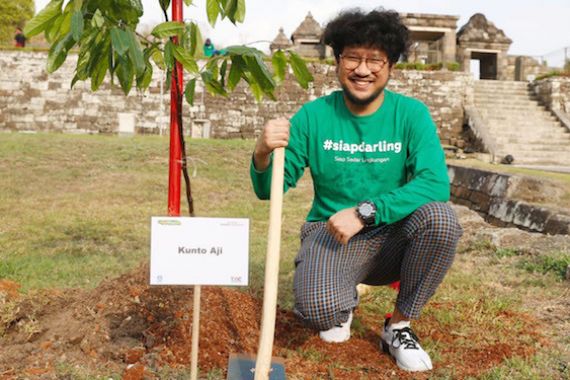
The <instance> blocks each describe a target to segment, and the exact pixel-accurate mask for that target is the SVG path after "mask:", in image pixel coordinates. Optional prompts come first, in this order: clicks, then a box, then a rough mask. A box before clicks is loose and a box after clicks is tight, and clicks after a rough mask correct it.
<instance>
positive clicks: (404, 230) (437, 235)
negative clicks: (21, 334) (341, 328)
mask: <svg viewBox="0 0 570 380" xmlns="http://www.w3.org/2000/svg"><path fill="white" fill-rule="evenodd" d="M325 226H326V223H325V222H307V223H305V224H304V225H303V227H302V228H301V249H300V251H299V254H298V255H297V257H296V259H295V267H296V269H295V278H294V285H293V287H294V293H295V313H296V314H297V315H298V316H299V317H300V318H301V319H302V320H303V321H304V322H305V324H307V325H308V326H310V327H312V328H315V329H317V330H328V329H330V328H332V327H333V326H335V325H337V324H339V323H342V322H346V321H347V320H348V315H349V313H350V312H351V311H352V310H353V309H354V308H355V307H356V305H357V304H358V292H357V290H356V286H357V285H358V284H359V283H364V284H368V285H387V284H390V283H392V282H394V281H398V280H399V281H400V292H399V294H398V298H397V301H396V306H397V307H398V310H400V312H402V313H403V314H404V315H405V316H406V317H408V318H412V319H415V318H418V317H419V315H420V312H421V309H422V308H423V306H424V305H425V304H426V303H427V301H428V300H429V298H430V297H431V296H432V295H433V294H434V293H435V290H436V289H437V287H438V286H439V284H440V283H441V281H442V280H443V277H444V276H445V273H446V272H447V270H448V269H449V268H450V266H451V264H452V262H453V257H454V255H455V250H456V247H457V241H458V240H459V238H460V237H461V234H462V229H461V226H460V225H459V223H458V220H457V216H456V215H455V212H454V211H453V209H452V208H451V207H450V206H449V205H448V204H446V203H439V202H434V203H428V204H426V205H424V206H422V207H420V208H418V209H417V210H416V211H415V212H414V213H412V214H411V215H409V216H407V217H406V218H404V219H403V220H401V221H399V222H396V223H393V224H390V225H385V226H381V227H376V228H372V229H366V230H363V231H361V232H360V233H358V234H357V235H355V236H354V237H353V238H352V239H350V241H349V242H348V244H347V245H342V244H340V243H338V242H337V241H336V240H335V239H334V237H333V236H332V235H330V234H329V232H328V231H327V230H326V227H325Z"/></svg>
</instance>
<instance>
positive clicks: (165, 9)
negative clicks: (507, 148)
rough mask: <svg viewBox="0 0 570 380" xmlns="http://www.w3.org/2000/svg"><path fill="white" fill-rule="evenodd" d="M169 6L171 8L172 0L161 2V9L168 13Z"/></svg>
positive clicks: (162, 0)
mask: <svg viewBox="0 0 570 380" xmlns="http://www.w3.org/2000/svg"><path fill="white" fill-rule="evenodd" d="M169 6H170V0H160V7H161V8H162V10H163V11H164V12H167V11H168V7H169Z"/></svg>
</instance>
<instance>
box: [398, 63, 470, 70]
mask: <svg viewBox="0 0 570 380" xmlns="http://www.w3.org/2000/svg"><path fill="white" fill-rule="evenodd" d="M444 67H445V69H446V70H449V71H459V70H460V69H461V65H460V64H459V63H458V62H445V63H444V62H438V63H421V62H400V63H396V65H395V68H396V69H398V70H419V71H437V70H442V69H443V68H444Z"/></svg>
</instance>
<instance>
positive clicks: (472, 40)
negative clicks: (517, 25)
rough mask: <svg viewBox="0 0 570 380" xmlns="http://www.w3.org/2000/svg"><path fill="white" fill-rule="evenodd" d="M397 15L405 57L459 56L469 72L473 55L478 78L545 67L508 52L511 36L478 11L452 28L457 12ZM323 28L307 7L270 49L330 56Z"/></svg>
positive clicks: (526, 74) (516, 75)
mask: <svg viewBox="0 0 570 380" xmlns="http://www.w3.org/2000/svg"><path fill="white" fill-rule="evenodd" d="M400 17H401V18H402V22H403V23H404V24H405V25H406V26H407V27H408V29H409V30H410V39H411V45H410V49H409V51H408V54H407V55H406V56H405V57H402V59H403V60H404V61H408V62H421V63H427V64H430V63H440V62H459V63H460V64H461V66H462V69H463V71H465V72H470V71H471V67H470V66H471V62H472V60H477V61H479V74H478V76H479V77H480V79H499V80H516V81H527V80H533V79H534V78H535V77H536V76H537V75H539V74H544V73H546V72H548V70H549V68H548V67H546V66H545V65H543V64H541V63H539V62H538V61H537V60H536V59H534V58H532V57H527V56H508V55H507V52H508V50H509V47H510V45H511V43H512V40H511V39H510V38H508V37H507V36H506V35H505V33H504V32H503V31H502V30H501V29H499V28H497V27H496V26H495V25H494V24H493V23H492V22H491V21H489V20H487V18H486V17H485V16H484V15H483V14H481V13H477V14H475V15H473V16H472V17H471V18H470V19H469V21H468V22H467V24H465V25H464V26H462V27H461V28H460V29H459V31H457V32H456V30H457V20H458V19H459V17H458V16H450V15H437V14H426V13H401V14H400ZM322 30H323V29H322V28H321V26H320V25H319V23H318V22H317V21H316V20H315V19H314V18H313V16H312V15H311V13H309V14H308V15H307V17H306V18H305V20H303V22H302V23H301V24H300V25H299V27H298V28H297V29H296V30H295V32H293V35H292V36H291V40H289V39H287V37H286V36H285V34H284V33H283V29H280V32H279V34H278V35H277V37H276V38H275V40H274V41H273V42H272V43H271V45H270V49H271V52H274V51H275V50H277V49H285V50H286V49H292V50H294V51H296V52H297V53H298V54H300V55H301V56H304V57H311V58H321V59H322V58H329V57H332V51H331V49H330V48H329V47H327V46H325V45H324V44H323V43H322V38H321V36H322Z"/></svg>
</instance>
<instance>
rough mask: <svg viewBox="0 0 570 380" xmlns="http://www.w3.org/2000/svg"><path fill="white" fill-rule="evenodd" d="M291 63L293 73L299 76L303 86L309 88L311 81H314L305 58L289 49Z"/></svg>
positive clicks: (298, 79)
mask: <svg viewBox="0 0 570 380" xmlns="http://www.w3.org/2000/svg"><path fill="white" fill-rule="evenodd" d="M289 64H290V65H291V68H292V69H293V74H294V75H295V78H297V81H298V82H299V84H300V85H301V87H303V88H304V89H305V90H306V89H307V88H309V82H312V81H313V76H312V75H311V73H310V72H309V69H307V65H306V64H305V61H303V59H301V57H299V56H298V55H297V54H296V53H294V52H292V51H289Z"/></svg>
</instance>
